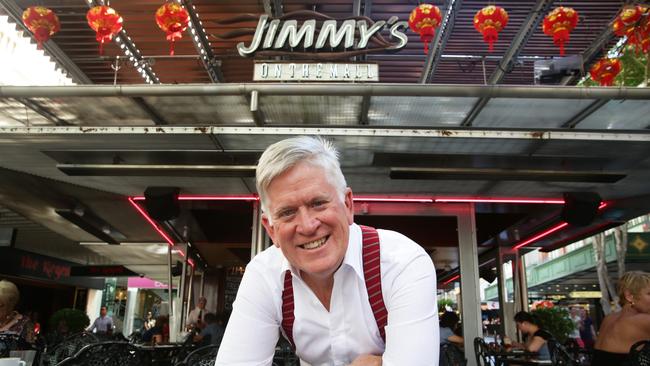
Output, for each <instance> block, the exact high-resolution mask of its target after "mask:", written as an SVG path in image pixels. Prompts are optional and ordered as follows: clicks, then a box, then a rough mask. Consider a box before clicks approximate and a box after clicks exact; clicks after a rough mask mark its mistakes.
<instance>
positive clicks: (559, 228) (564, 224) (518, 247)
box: [512, 222, 569, 250]
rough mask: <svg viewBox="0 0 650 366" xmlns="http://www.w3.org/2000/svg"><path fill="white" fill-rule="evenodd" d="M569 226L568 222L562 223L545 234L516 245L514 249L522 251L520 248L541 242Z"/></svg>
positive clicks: (542, 233) (544, 232)
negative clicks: (540, 240)
mask: <svg viewBox="0 0 650 366" xmlns="http://www.w3.org/2000/svg"><path fill="white" fill-rule="evenodd" d="M568 225H569V224H568V223H566V222H561V223H559V224H557V225H555V226H553V227H552V228H550V229H548V230H545V231H543V232H541V233H539V234H537V235H535V236H533V237H532V238H530V239H527V240H524V241H522V242H521V243H519V244H517V245H515V246H514V247H513V248H512V249H514V250H517V249H520V248H522V247H525V246H526V245H528V244H530V243H532V242H534V241H537V240H539V239H541V238H543V237H545V236H548V235H551V234H553V233H554V232H556V231H558V230H561V229H563V228H565V227H567V226H568Z"/></svg>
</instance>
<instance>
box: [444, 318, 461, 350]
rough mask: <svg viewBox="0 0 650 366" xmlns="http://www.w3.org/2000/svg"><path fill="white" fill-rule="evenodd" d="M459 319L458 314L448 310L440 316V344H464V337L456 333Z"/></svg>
mask: <svg viewBox="0 0 650 366" xmlns="http://www.w3.org/2000/svg"><path fill="white" fill-rule="evenodd" d="M459 320H460V319H459V318H458V315H456V313H454V312H453V311H446V312H445V313H444V314H442V315H441V316H440V344H445V343H455V344H457V345H459V346H462V345H463V337H461V336H458V335H456V333H454V330H456V326H457V325H458V321H459Z"/></svg>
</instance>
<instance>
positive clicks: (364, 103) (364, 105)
mask: <svg viewBox="0 0 650 366" xmlns="http://www.w3.org/2000/svg"><path fill="white" fill-rule="evenodd" d="M369 110H370V96H369V95H364V96H363V99H362V100H361V112H359V124H360V125H362V126H367V125H368V111H369Z"/></svg>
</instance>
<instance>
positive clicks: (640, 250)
mask: <svg viewBox="0 0 650 366" xmlns="http://www.w3.org/2000/svg"><path fill="white" fill-rule="evenodd" d="M625 261H626V262H650V233H627V253H626V254H625Z"/></svg>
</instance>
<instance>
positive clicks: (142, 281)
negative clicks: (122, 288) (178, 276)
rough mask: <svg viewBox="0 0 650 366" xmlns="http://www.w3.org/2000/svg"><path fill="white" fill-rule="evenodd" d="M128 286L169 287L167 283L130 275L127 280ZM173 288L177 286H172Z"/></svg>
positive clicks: (163, 288) (162, 288)
mask: <svg viewBox="0 0 650 366" xmlns="http://www.w3.org/2000/svg"><path fill="white" fill-rule="evenodd" d="M127 287H129V288H148V289H161V290H166V289H168V288H169V287H168V286H167V284H166V283H162V282H158V281H154V280H152V279H149V278H147V277H129V279H128V280H127ZM172 288H176V286H172Z"/></svg>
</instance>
